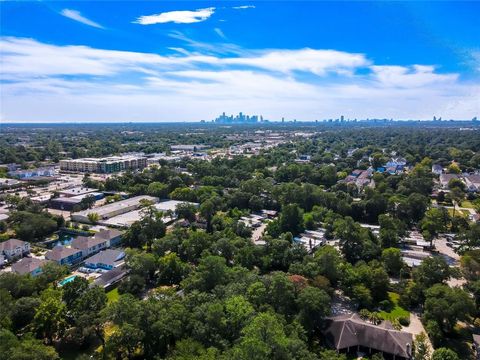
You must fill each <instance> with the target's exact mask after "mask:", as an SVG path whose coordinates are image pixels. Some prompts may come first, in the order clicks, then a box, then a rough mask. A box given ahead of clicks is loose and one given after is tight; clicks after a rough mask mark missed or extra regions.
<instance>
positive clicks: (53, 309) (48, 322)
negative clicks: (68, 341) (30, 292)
mask: <svg viewBox="0 0 480 360" xmlns="http://www.w3.org/2000/svg"><path fill="white" fill-rule="evenodd" d="M40 300H41V303H40V305H39V306H38V308H37V310H36V312H35V316H34V328H35V330H36V331H37V333H38V334H39V336H41V337H42V338H44V339H46V340H47V343H48V344H52V343H53V340H54V339H55V338H57V337H58V336H60V335H61V334H62V333H63V331H64V330H65V327H66V312H67V308H66V305H65V304H64V303H63V301H62V292H61V290H57V289H52V288H49V289H47V290H45V291H43V292H42V294H41V296H40Z"/></svg>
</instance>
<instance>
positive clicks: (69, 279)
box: [58, 275, 77, 286]
mask: <svg viewBox="0 0 480 360" xmlns="http://www.w3.org/2000/svg"><path fill="white" fill-rule="evenodd" d="M76 277H77V275H72V276H69V277H67V278H65V279H63V280H62V281H60V282H59V283H58V284H59V285H60V286H63V285H65V284H68V283H69V282H72V281H73V280H75V278H76Z"/></svg>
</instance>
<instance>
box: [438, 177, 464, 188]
mask: <svg viewBox="0 0 480 360" xmlns="http://www.w3.org/2000/svg"><path fill="white" fill-rule="evenodd" d="M452 179H460V176H459V175H457V174H441V175H440V186H441V187H442V188H444V189H447V188H448V183H449V182H450V180H452Z"/></svg>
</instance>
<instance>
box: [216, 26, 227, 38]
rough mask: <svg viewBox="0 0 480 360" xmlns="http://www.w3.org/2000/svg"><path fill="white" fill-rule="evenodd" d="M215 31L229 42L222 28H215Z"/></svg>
mask: <svg viewBox="0 0 480 360" xmlns="http://www.w3.org/2000/svg"><path fill="white" fill-rule="evenodd" d="M213 31H215V33H216V34H217V35H218V36H220V37H221V38H222V39H223V40H227V37H226V36H225V34H224V33H223V30H222V29H220V28H214V29H213Z"/></svg>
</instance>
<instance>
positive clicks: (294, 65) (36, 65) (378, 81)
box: [0, 37, 480, 121]
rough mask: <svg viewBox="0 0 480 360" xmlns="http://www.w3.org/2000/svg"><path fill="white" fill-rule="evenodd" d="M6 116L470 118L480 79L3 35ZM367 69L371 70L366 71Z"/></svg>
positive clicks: (343, 60)
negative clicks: (65, 43) (69, 43)
mask: <svg viewBox="0 0 480 360" xmlns="http://www.w3.org/2000/svg"><path fill="white" fill-rule="evenodd" d="M0 44H1V47H0V55H1V58H2V69H1V71H2V74H1V75H2V79H4V80H6V81H4V82H3V83H0V86H1V89H0V90H1V91H0V93H1V98H0V100H1V103H2V110H1V112H2V113H1V114H0V117H1V118H2V119H3V121H36V120H41V121H197V120H200V119H212V118H213V117H215V116H216V115H218V113H221V112H222V111H227V112H238V111H243V112H245V113H251V114H263V115H264V116H265V117H267V118H270V119H280V118H281V117H282V116H285V117H286V118H297V119H301V120H315V119H324V118H332V117H338V115H339V114H340V113H342V114H344V115H345V116H346V117H350V118H366V117H370V118H372V117H382V118H383V117H387V118H391V117H392V118H397V119H398V118H419V119H431V117H432V116H433V115H432V114H437V115H438V116H442V117H443V118H444V119H447V118H464V119H469V118H472V117H473V116H478V115H479V113H480V103H479V102H478V99H479V98H480V86H478V84H469V83H463V82H461V81H460V79H459V77H458V75H457V74H441V73H438V71H437V69H436V68H435V67H434V66H426V65H412V66H390V65H389V66H386V65H377V64H372V63H371V61H370V60H368V58H367V57H366V56H365V55H362V54H353V53H347V52H340V51H334V50H319V49H300V50H278V49H271V50H263V51H258V50H257V51H249V50H244V51H243V52H242V53H240V54H237V55H230V56H220V55H205V54H204V53H203V52H199V51H197V52H190V51H187V50H184V49H182V48H181V49H176V48H175V49H173V50H174V51H175V53H174V54H175V55H169V56H162V55H159V54H148V53H140V52H128V51H113V50H103V49H95V48H91V47H86V46H56V45H48V44H44V43H41V42H38V41H36V40H33V39H19V38H12V37H9V38H2V39H1V42H0ZM360 70H361V71H360Z"/></svg>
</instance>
